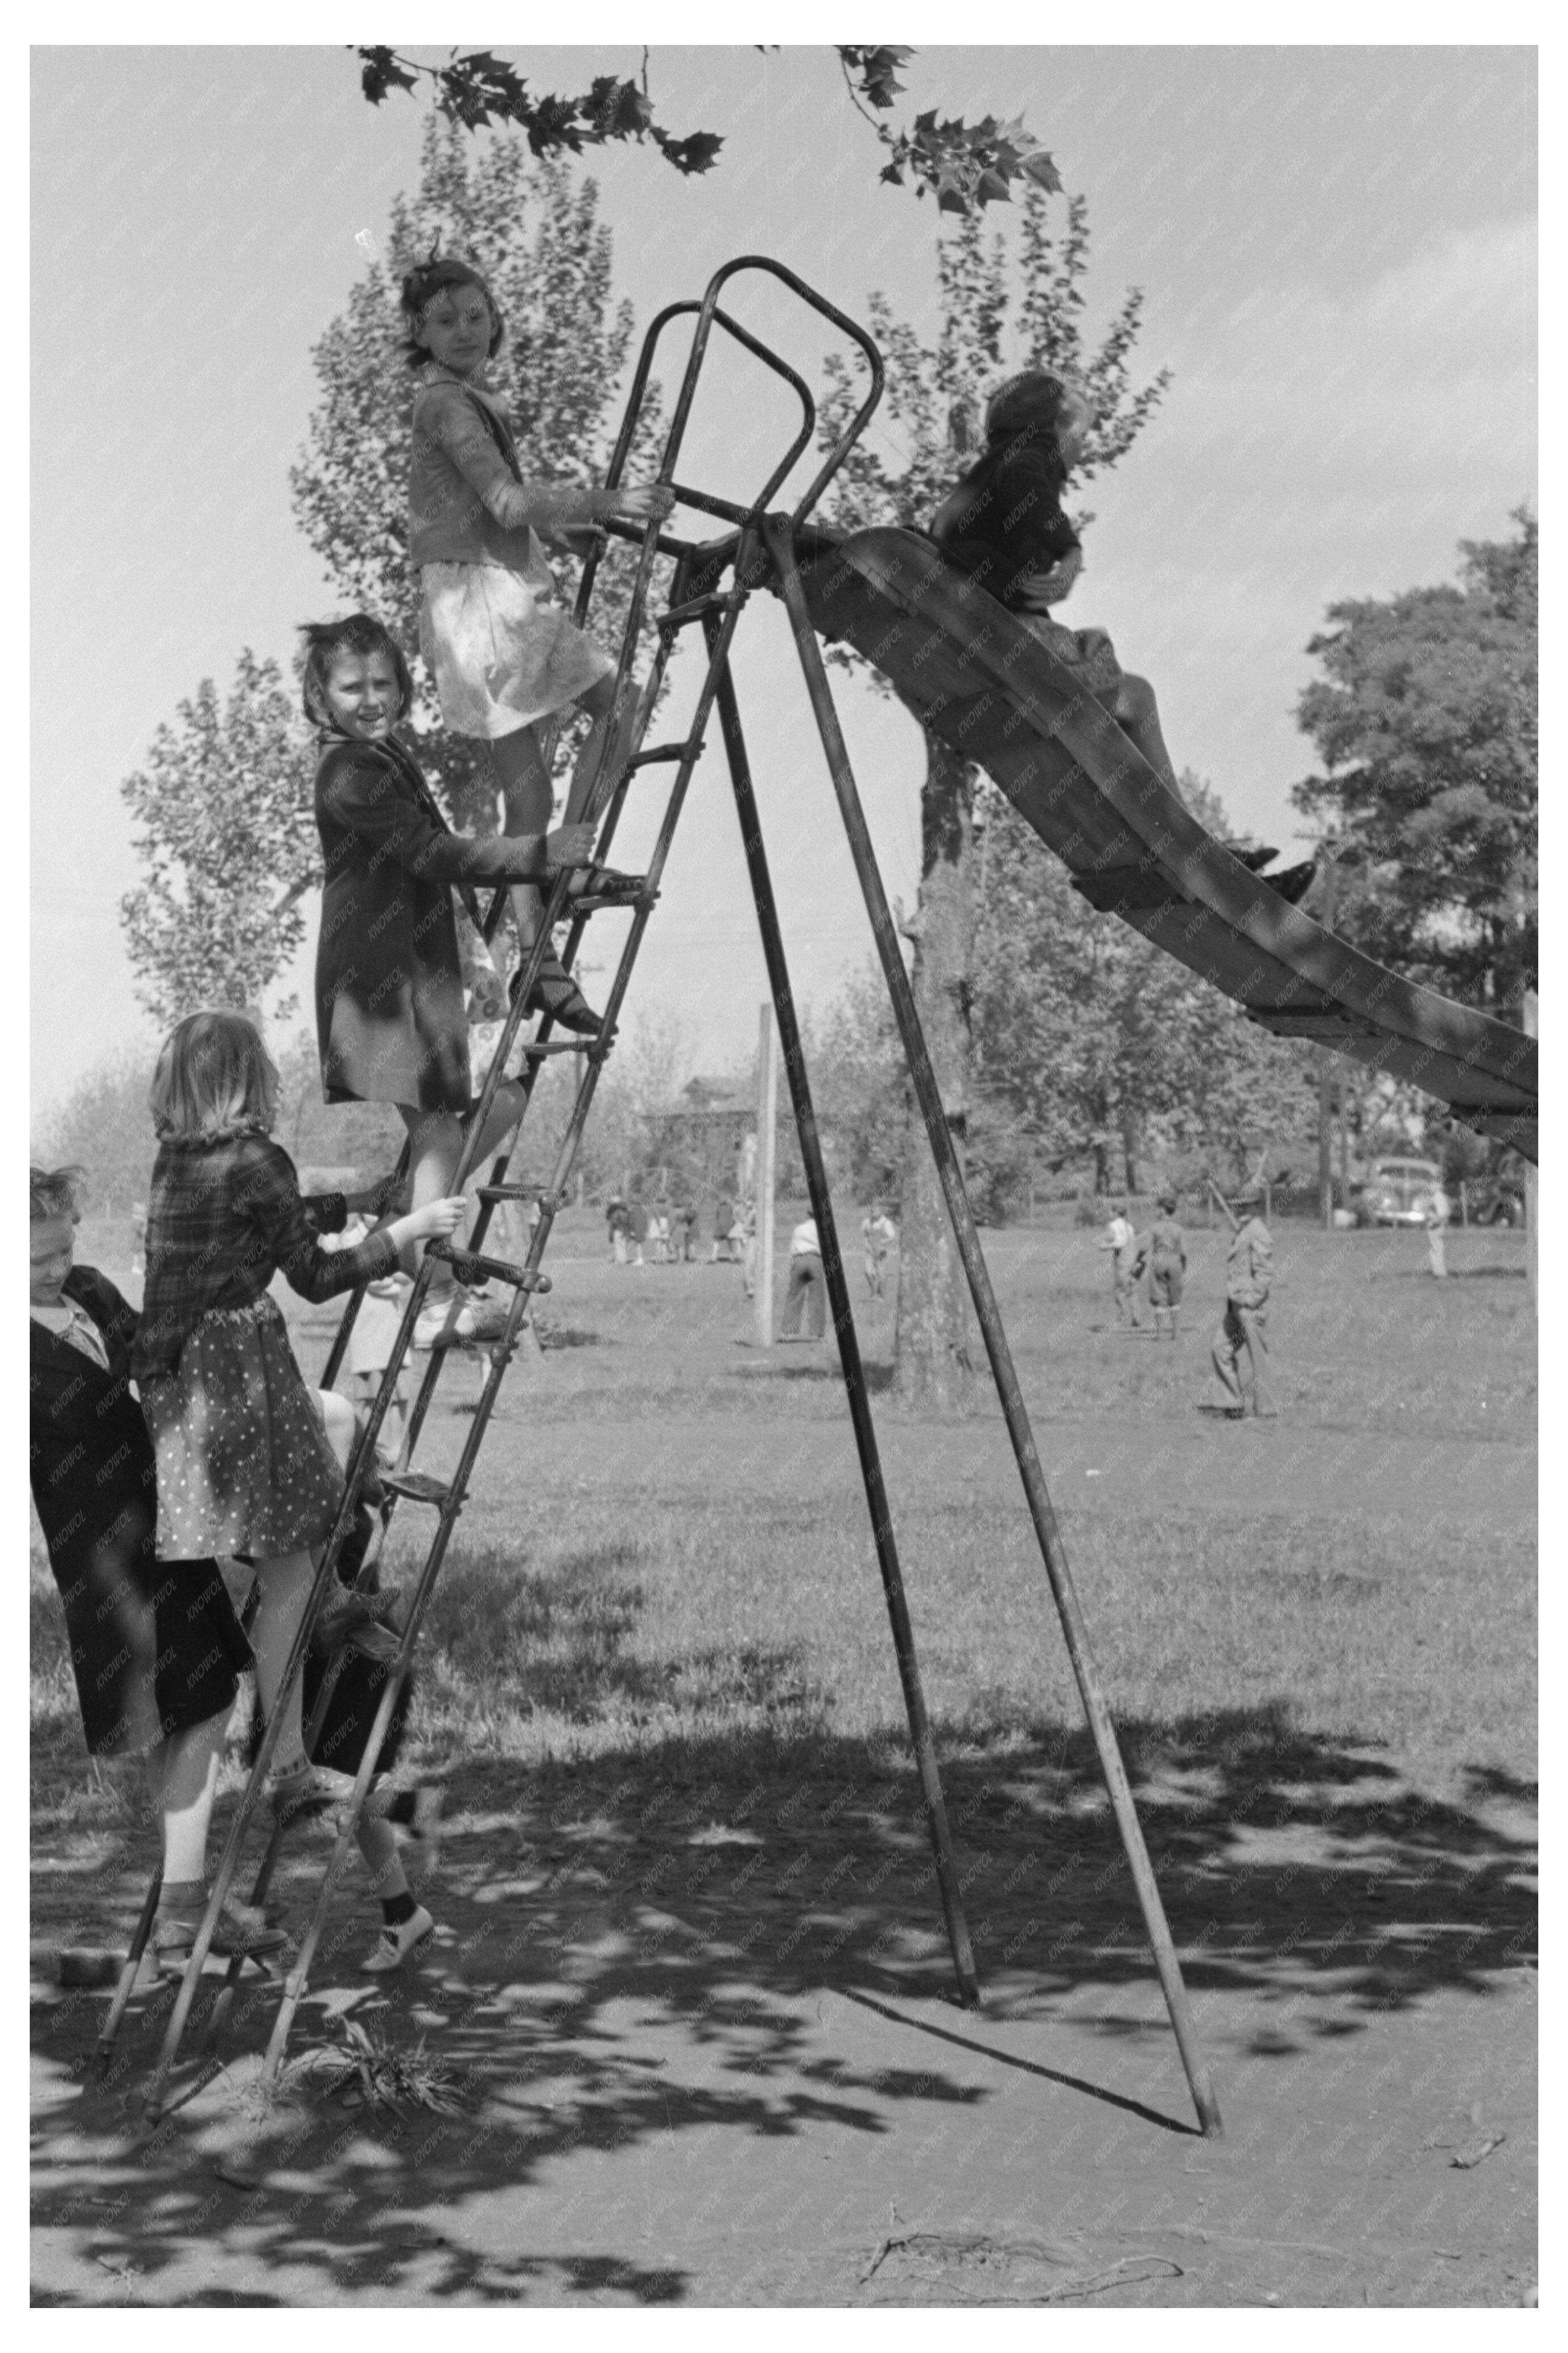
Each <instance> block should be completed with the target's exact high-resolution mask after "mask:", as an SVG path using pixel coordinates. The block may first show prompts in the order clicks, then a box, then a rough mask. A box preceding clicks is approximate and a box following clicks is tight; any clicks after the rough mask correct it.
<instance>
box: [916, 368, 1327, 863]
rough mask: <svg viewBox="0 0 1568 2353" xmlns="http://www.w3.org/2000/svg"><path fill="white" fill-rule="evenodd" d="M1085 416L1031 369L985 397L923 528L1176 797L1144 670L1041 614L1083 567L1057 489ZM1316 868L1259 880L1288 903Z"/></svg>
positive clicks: (1079, 455) (1090, 421)
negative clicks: (1068, 676)
mask: <svg viewBox="0 0 1568 2353" xmlns="http://www.w3.org/2000/svg"><path fill="white" fill-rule="evenodd" d="M1095 423H1096V417H1095V412H1094V409H1093V408H1092V406H1090V404H1089V401H1088V399H1087V398H1086V397H1085V396H1084V395H1083V394H1082V393H1081V392H1080V391H1079V389H1078V388H1077V387H1076V386H1075V385H1069V384H1068V383H1067V382H1066V381H1065V380H1064V379H1063V378H1061V377H1059V376H1055V375H1047V373H1046V372H1045V371H1044V370H1040V369H1031V370H1028V371H1026V373H1025V374H1023V375H1016V376H1014V377H1012V378H1011V379H1010V380H1009V381H1008V382H1007V383H1006V384H1005V385H1002V386H1001V387H1000V389H999V390H998V391H996V392H994V394H993V395H992V396H991V398H990V400H989V401H988V402H987V404H986V408H985V448H984V454H983V455H982V456H981V458H980V459H978V460H977V461H976V463H975V464H974V465H973V466H972V467H971V468H970V470H969V471H968V472H967V473H966V474H964V475H963V476H962V477H961V478H960V480H958V481H957V482H956V483H955V484H954V486H953V488H952V490H951V491H949V492H948V494H947V496H946V498H945V499H944V500H943V501H942V504H941V506H940V507H939V508H938V509H937V511H936V513H935V515H934V516H933V517H932V520H931V538H932V539H933V540H934V541H935V542H936V544H937V546H938V547H939V548H940V549H941V551H942V556H943V558H944V560H945V561H946V562H947V563H949V564H951V565H952V566H953V567H954V569H955V570H957V571H960V572H966V573H968V574H969V575H970V576H971V578H973V579H974V580H977V581H979V582H980V583H981V584H982V585H983V586H984V587H985V588H987V589H988V590H989V591H990V593H991V594H992V596H994V597H995V598H996V599H997V600H998V602H999V603H1001V604H1003V605H1005V607H1007V609H1008V611H1009V612H1011V613H1016V615H1017V616H1018V617H1019V618H1020V619H1021V620H1022V621H1023V623H1024V624H1025V627H1026V628H1028V630H1029V631H1030V632H1031V634H1032V635H1033V636H1035V637H1037V638H1038V639H1039V640H1040V643H1041V644H1042V645H1043V646H1044V647H1045V648H1046V649H1047V652H1049V653H1050V654H1052V655H1053V656H1054V657H1055V659H1057V660H1058V662H1060V663H1061V664H1062V665H1063V666H1064V667H1065V668H1066V669H1068V670H1070V671H1071V672H1072V674H1073V676H1074V678H1075V679H1076V680H1077V681H1078V683H1079V685H1080V686H1081V687H1082V688H1083V689H1084V690H1085V691H1086V692H1088V693H1089V694H1092V695H1093V696H1094V698H1095V700H1096V702H1100V703H1101V704H1103V706H1104V708H1105V709H1106V710H1107V711H1109V712H1110V715H1111V717H1112V718H1113V719H1114V720H1115V721H1116V723H1117V724H1118V725H1119V726H1120V727H1121V729H1122V731H1123V733H1125V734H1126V735H1128V736H1129V737H1130V738H1131V741H1132V743H1133V744H1136V746H1137V748H1138V750H1139V751H1140V752H1141V753H1142V755H1143V757H1144V759H1145V760H1146V761H1147V762H1148V764H1149V765H1150V766H1151V767H1152V769H1153V770H1154V772H1155V774H1156V775H1157V776H1159V777H1160V779H1161V781H1162V783H1163V784H1164V785H1165V786H1167V787H1168V788H1169V790H1170V791H1171V792H1173V793H1174V794H1175V796H1176V797H1177V799H1178V800H1180V799H1181V797H1182V792H1181V786H1179V785H1178V783H1177V781H1176V772H1175V769H1174V768H1173V765H1172V762H1171V755H1170V753H1169V752H1168V751H1167V750H1166V748H1165V739H1164V736H1163V733H1161V729H1160V712H1159V706H1158V704H1157V703H1156V702H1155V700H1154V690H1153V688H1152V686H1151V685H1150V684H1149V682H1148V681H1147V679H1142V678H1133V677H1131V675H1130V674H1129V673H1128V672H1127V671H1125V670H1123V669H1122V668H1121V663H1120V662H1119V661H1118V660H1117V658H1116V649H1115V647H1114V646H1113V645H1112V644H1111V642H1110V638H1109V637H1108V636H1107V635H1106V633H1105V631H1104V630H1103V629H1069V628H1065V627H1064V626H1063V625H1062V624H1061V623H1060V622H1059V621H1056V620H1053V619H1052V617H1051V607H1053V606H1054V605H1059V604H1060V603H1061V602H1062V600H1063V598H1064V597H1065V596H1068V592H1069V591H1070V590H1071V588H1072V586H1073V583H1074V582H1075V581H1076V580H1077V578H1078V576H1079V573H1080V572H1081V570H1082V569H1083V549H1082V545H1081V543H1080V542H1079V536H1078V533H1077V532H1076V531H1074V529H1073V527H1072V525H1071V523H1070V522H1068V518H1067V516H1066V515H1065V514H1064V513H1063V512H1062V505H1061V499H1062V492H1063V491H1064V489H1065V488H1066V485H1067V479H1068V474H1069V473H1070V472H1071V471H1072V469H1073V468H1074V466H1076V465H1078V464H1079V462H1080V461H1081V459H1083V457H1084V455H1085V453H1086V451H1087V449H1088V447H1089V436H1090V434H1091V433H1092V431H1093V429H1094V426H1095ZM1231 855H1232V856H1233V857H1235V858H1238V859H1239V860H1241V862H1242V864H1243V865H1244V866H1249V867H1251V868H1253V869H1254V870H1255V871H1256V870H1257V869H1258V868H1260V867H1263V866H1266V865H1267V864H1268V860H1270V859H1271V858H1272V857H1273V856H1274V855H1275V853H1274V851H1273V850H1271V849H1268V850H1257V849H1243V848H1240V847H1239V846H1235V845H1233V846H1232V849H1231ZM1314 871H1315V869H1314V867H1313V866H1312V865H1311V864H1310V862H1309V863H1307V864H1305V865H1301V866H1293V867H1289V868H1287V869H1286V870H1285V871H1283V872H1281V873H1279V874H1273V875H1270V876H1269V877H1268V887H1269V889H1270V890H1272V891H1277V892H1279V894H1280V896H1281V897H1282V898H1286V899H1289V900H1290V901H1291V902H1295V901H1297V900H1299V899H1300V898H1301V896H1302V895H1303V893H1304V892H1306V890H1307V887H1308V885H1309V884H1310V881H1311V880H1312V876H1313V873H1314Z"/></svg>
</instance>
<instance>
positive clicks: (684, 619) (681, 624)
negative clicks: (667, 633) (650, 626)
mask: <svg viewBox="0 0 1568 2353" xmlns="http://www.w3.org/2000/svg"><path fill="white" fill-rule="evenodd" d="M734 601H735V593H734V590H733V589H731V588H723V589H719V588H715V589H712V590H710V593H709V594H708V595H707V596H691V597H689V598H688V599H687V601H686V603H685V604H684V605H671V606H670V607H668V610H667V611H665V612H663V613H660V614H659V615H658V617H657V619H656V620H655V622H654V627H655V628H656V629H661V630H662V629H668V630H671V631H674V630H676V629H684V628H687V627H688V625H689V623H690V622H692V621H700V619H701V618H702V616H703V614H704V613H721V612H726V611H727V610H728V609H729V607H731V605H732V604H733V603H734Z"/></svg>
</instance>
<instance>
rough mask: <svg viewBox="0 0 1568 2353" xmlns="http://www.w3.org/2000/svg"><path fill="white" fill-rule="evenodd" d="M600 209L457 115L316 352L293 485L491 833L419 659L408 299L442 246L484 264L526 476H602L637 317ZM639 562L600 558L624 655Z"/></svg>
mask: <svg viewBox="0 0 1568 2353" xmlns="http://www.w3.org/2000/svg"><path fill="white" fill-rule="evenodd" d="M598 204H599V198H598V190H597V188H596V186H595V183H594V182H593V181H592V180H584V181H583V182H582V183H581V184H579V185H574V183H573V181H572V179H571V177H570V175H569V174H568V172H567V170H566V168H565V166H564V165H563V164H559V163H554V164H531V163H530V162H529V159H528V156H527V154H526V153H525V152H524V150H523V149H522V147H521V146H520V145H519V144H517V143H516V142H513V141H509V140H494V141H490V142H487V143H486V144H485V145H484V146H483V147H481V148H477V149H476V148H470V147H469V146H468V142H466V141H465V140H464V138H463V135H462V132H461V131H460V129H459V128H458V124H457V122H456V121H442V120H441V119H439V118H437V117H435V116H433V117H432V118H431V120H430V121H429V122H428V123H427V124H426V132H425V141H424V150H423V154H422V158H421V166H420V175H419V185H418V187H417V189H416V192H415V194H414V195H413V196H412V197H410V198H405V197H403V196H398V197H396V198H395V200H394V203H393V206H392V217H391V224H390V228H389V232H388V237H387V251H386V259H385V262H384V263H383V262H381V261H379V260H377V261H374V262H373V263H372V265H371V267H370V269H368V270H367V271H366V272H365V274H364V276H363V278H362V279H361V280H359V282H358V284H357V285H356V286H355V287H354V289H353V292H352V293H351V294H350V297H349V301H348V305H347V308H346V309H345V310H344V311H342V313H341V314H340V316H339V317H338V318H336V319H334V320H333V322H332V323H331V326H330V327H329V328H328V329H327V332H326V333H325V334H324V335H323V336H322V338H321V342H320V343H318V344H317V345H316V348H315V351H314V353H313V355H312V356H313V359H314V362H315V368H316V376H317V381H318V383H319V385H320V386H321V406H320V407H319V408H317V409H316V410H315V411H314V412H313V413H312V415H311V417H310V426H309V429H308V435H307V440H306V446H305V448H304V450H303V451H302V453H301V455H300V462H299V463H298V464H297V465H296V466H295V467H294V468H293V470H292V471H291V473H290V476H289V480H290V482H291V484H292V488H293V499H294V515H295V520H296V521H297V522H298V523H299V525H300V530H301V531H302V532H303V533H304V534H305V537H306V538H307V540H309V542H310V545H311V546H312V547H313V548H314V549H315V551H316V554H318V555H319V556H320V557H321V562H322V564H323V565H324V566H325V568H326V571H327V575H328V577H329V578H330V579H331V582H332V584H333V586H334V587H335V588H337V590H338V591H339V593H340V594H341V596H342V599H343V601H344V603H345V604H346V605H347V606H348V607H351V608H363V609H364V610H366V611H370V612H374V613H375V614H377V615H379V616H380V617H381V618H382V619H384V621H385V622H386V623H387V626H388V627H389V628H392V629H393V630H394V631H395V634H396V636H397V638H398V639H399V641H400V642H401V644H402V645H403V647H404V649H405V652H406V653H407V654H408V655H409V657H410V659H411V660H412V661H413V663H414V665H415V675H416V680H417V681H418V683H419V702H418V706H417V709H416V712H415V714H414V723H415V725H416V728H417V729H418V731H419V733H420V738H421V741H420V757H421V760H422V761H423V763H424V764H425V765H426V768H427V769H429V770H430V771H431V772H432V773H433V775H434V776H436V778H437V779H438V781H439V783H440V785H441V786H442V787H443V788H444V791H445V794H446V797H447V801H448V804H449V805H450V807H451V808H452V810H453V814H454V817H455V818H456V819H457V821H458V823H459V824H461V825H462V826H464V827H466V828H469V829H472V830H475V831H479V832H493V831H494V830H495V828H496V825H497V822H498V818H497V811H496V807H495V797H494V787H493V783H491V782H490V781H489V779H488V778H485V777H481V776H479V774H477V773H476V761H475V755H474V752H473V749H472V747H471V746H470V745H469V744H468V743H467V742H466V741H465V739H463V738H461V737H458V736H452V735H448V734H447V733H446V731H445V730H444V729H443V727H442V725H441V723H440V716H439V712H438V711H437V705H436V700H435V695H434V691H433V689H432V687H431V684H430V681H429V680H428V678H427V677H426V673H425V668H424V664H423V663H422V662H421V661H420V660H419V628H418V607H419V583H418V577H417V575H416V572H415V570H414V567H413V566H412V565H410V563H409V561H408V462H409V449H410V432H411V422H412V415H413V404H414V371H413V370H412V369H411V368H409V367H407V366H406V365H405V361H404V352H405V322H404V321H403V318H402V314H401V312H400V311H399V310H398V308H397V290H398V286H399V283H400V281H401V280H402V277H403V274H404V272H405V270H407V269H410V268H412V266H413V264H414V262H415V261H416V259H422V258H423V257H424V256H426V254H428V253H429V251H430V250H431V248H432V246H433V245H434V244H435V243H436V240H437V238H439V239H440V241H441V244H442V246H443V248H445V249H446V250H448V251H454V252H458V253H461V254H462V255H463V256H464V257H465V258H466V259H471V260H472V261H473V262H474V263H475V264H476V265H477V267H478V268H479V269H481V270H482V271H483V272H484V274H485V276H486V278H487V279H488V280H489V284H490V286H491V288H492V290H493V291H494V293H495V296H496V299H497V301H499V303H500V307H501V310H502V312H503V313H504V315H505V318H506V322H507V337H506V341H505V343H503V344H502V346H501V349H500V353H498V354H497V356H496V358H495V359H494V360H493V361H492V362H491V364H490V367H489V378H488V380H489V384H490V385H491V387H492V388H493V390H494V391H495V393H496V395H497V397H498V398H499V399H500V401H501V402H502V404H503V405H504V406H506V407H507V408H508V409H509V410H510V414H511V416H512V418H513V420H514V423H515V425H516V427H517V432H516V440H517V447H518V455H519V458H520V459H521V464H522V469H523V472H524V475H525V477H526V478H528V479H530V480H542V479H546V478H550V479H553V480H557V481H563V482H572V483H581V484H587V483H590V482H596V481H602V480H603V479H604V475H605V469H606V467H607V466H608V463H609V456H610V449H611V447H612V444H613V441H614V438H615V433H614V428H615V424H616V412H615V410H614V408H613V406H612V402H613V396H614V392H615V386H616V379H617V377H618V376H619V375H620V372H621V369H622V366H623V364H624V363H625V360H626V353H627V349H628V346H629V344H630V341H631V334H632V323H633V314H632V307H631V304H630V303H629V302H626V301H621V302H616V300H615V298H614V295H613V292H612V289H611V269H612V252H611V237H610V232H609V230H608V229H607V228H606V227H605V226H604V224H603V223H602V222H601V220H600V219H599V216H598ZM644 418H645V422H644V427H643V442H642V443H639V448H640V447H642V446H644V444H645V443H646V440H647V437H649V436H651V435H652V434H653V433H654V432H655V431H656V430H657V425H658V406H657V403H656V402H653V401H650V402H649V403H648V404H647V406H646V407H645V411H644ZM636 562H637V557H636V551H635V550H633V549H630V548H628V547H626V545H625V544H624V543H620V542H618V541H611V543H610V544H609V546H608V548H607V549H606V551H605V557H604V560H603V562H602V563H601V565H600V567H599V573H598V578H597V583H596V587H595V596H596V600H597V601H596V604H595V619H594V627H595V631H596V633H597V634H598V635H600V636H601V637H602V638H604V640H605V643H606V644H610V645H614V644H616V642H618V640H619V638H620V635H621V632H622V630H623V628H624V627H625V615H626V598H627V593H628V590H629V586H630V581H631V576H632V573H633V571H634V570H635V568H636ZM566 577H567V575H566V574H565V573H564V572H563V586H566ZM566 593H567V595H568V596H570V595H571V593H572V589H571V587H570V586H567V587H566ZM575 732H576V731H575V730H574V731H573V734H574V733H575ZM571 740H573V735H572V734H569V735H568V737H567V738H566V739H564V740H563V745H562V757H563V758H564V757H565V754H566V749H567V745H568V744H569V743H570V741H571Z"/></svg>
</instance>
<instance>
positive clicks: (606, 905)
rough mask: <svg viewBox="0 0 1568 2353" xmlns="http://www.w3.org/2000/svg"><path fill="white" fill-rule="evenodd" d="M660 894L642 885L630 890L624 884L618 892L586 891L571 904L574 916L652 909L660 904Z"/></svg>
mask: <svg viewBox="0 0 1568 2353" xmlns="http://www.w3.org/2000/svg"><path fill="white" fill-rule="evenodd" d="M657 902H658V892H657V891H649V890H647V888H646V887H644V886H642V885H640V884H639V885H638V887H637V889H636V890H628V889H627V888H626V885H625V884H624V883H623V884H622V886H621V888H620V889H619V890H618V891H584V892H581V893H580V894H579V896H578V897H577V898H575V899H574V900H573V901H572V902H571V903H570V912H571V913H572V914H574V915H597V914H605V913H607V912H608V911H609V910H611V909H612V908H623V909H624V908H626V907H651V906H654V905H655V904H656V903H657Z"/></svg>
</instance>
